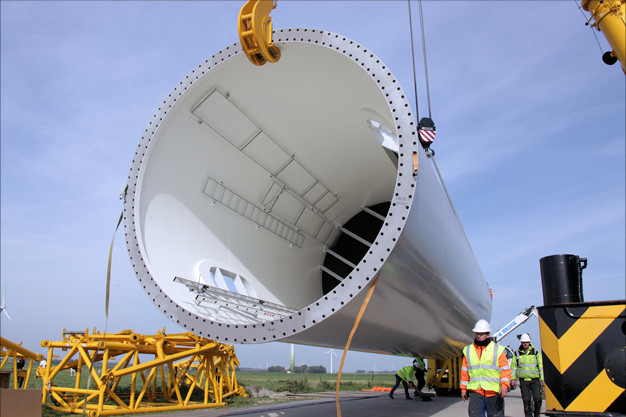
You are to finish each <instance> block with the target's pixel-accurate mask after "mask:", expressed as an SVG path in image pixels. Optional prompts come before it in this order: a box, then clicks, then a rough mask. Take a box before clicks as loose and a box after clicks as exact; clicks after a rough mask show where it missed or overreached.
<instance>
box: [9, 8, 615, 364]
mask: <svg viewBox="0 0 626 417" xmlns="http://www.w3.org/2000/svg"><path fill="white" fill-rule="evenodd" d="M243 4H244V2H243V1H226V2H219V1H209V2H199V1H191V2H184V1H178V2H167V1H157V2H150V1H138V2H96V1H93V2H74V1H66V2H54V1H45V2H28V1H20V2H17V1H2V2H1V3H0V7H1V10H0V11H1V15H2V17H1V19H2V20H1V31H2V32H1V90H0V91H1V172H0V173H1V177H0V178H1V229H0V232H1V271H0V272H1V280H2V283H1V288H2V292H3V293H4V291H5V288H6V306H7V308H8V311H9V313H10V314H11V318H12V319H13V320H11V321H9V320H7V319H6V318H5V317H2V319H1V322H0V324H1V326H2V327H1V333H2V336H3V337H7V338H9V339H10V340H12V341H15V342H17V341H23V343H24V346H26V347H27V348H29V349H31V350H34V351H36V352H40V351H41V352H43V349H42V348H41V347H40V346H39V342H40V341H41V340H60V338H61V332H62V331H63V329H64V328H65V329H71V330H78V329H85V328H89V329H92V328H94V327H96V328H97V329H98V330H100V331H104V327H105V317H104V289H105V279H106V267H107V257H108V250H109V245H110V242H111V238H112V237H113V232H114V228H115V224H116V222H117V219H118V216H119V213H120V211H121V208H122V203H121V201H120V200H119V198H118V197H119V193H120V192H121V190H122V188H123V187H124V185H125V183H126V177H127V175H128V170H129V168H130V163H131V160H132V156H133V154H134V152H135V148H136V146H137V144H138V142H139V140H140V138H141V135H142V133H143V131H144V129H145V128H146V126H147V124H148V122H149V120H150V118H151V117H152V115H153V114H154V112H155V111H156V109H157V107H158V105H159V104H160V103H161V102H162V101H163V99H164V98H165V97H166V96H167V95H168V93H169V92H170V91H171V90H172V89H173V88H174V86H175V85H176V84H177V83H178V82H179V81H180V80H181V79H183V78H184V77H185V76H186V75H187V74H188V73H189V72H190V71H191V70H192V69H193V68H194V67H195V66H197V65H198V64H199V63H200V62H203V61H204V60H205V59H207V58H209V57H210V56H211V55H213V54H215V53H217V52H219V51H220V50H221V49H223V48H225V47H226V46H229V45H230V44H232V43H234V42H237V41H238V35H237V15H238V12H239V9H240V7H241V6H242V5H243ZM411 7H412V11H413V23H414V30H413V32H414V36H415V42H416V48H417V50H416V64H417V83H418V86H417V90H418V100H419V101H418V102H419V114H420V115H421V116H425V115H426V112H427V103H426V91H425V85H424V70H423V65H422V51H421V40H420V37H419V32H420V30H419V26H418V24H419V17H418V14H417V11H418V3H417V2H412V3H411ZM423 11H424V22H425V33H426V43H427V57H428V70H429V76H430V95H431V108H432V118H433V119H434V121H435V123H436V125H437V132H438V135H437V142H436V143H435V144H434V145H433V148H434V149H435V150H436V161H437V164H438V166H439V168H440V170H441V172H442V175H443V177H444V180H445V181H446V185H447V187H448V191H449V192H450V194H451V197H452V200H453V202H454V205H455V207H456V210H457V212H458V214H459V217H460V218H461V222H462V224H463V226H464V229H465V232H466V234H467V236H468V238H469V241H470V243H471V245H472V247H473V249H474V253H475V254H476V258H477V259H478V263H479V264H480V266H481V268H482V270H483V274H484V276H485V279H486V280H487V281H488V282H489V284H490V286H491V287H492V288H493V291H494V303H493V317H492V326H493V327H494V329H497V328H499V327H501V326H503V325H504V324H506V323H507V322H508V321H509V320H511V319H512V318H513V317H514V316H515V315H516V314H517V313H519V312H520V311H522V310H523V309H525V308H526V307H528V306H530V305H535V306H540V305H542V304H543V298H542V292H541V278H540V273H539V259H540V258H541V257H543V256H547V255H552V254H559V253H572V254H577V255H580V256H581V257H586V258H588V259H589V267H588V268H587V269H586V270H585V272H584V275H583V283H584V291H585V300H586V301H598V300H611V299H624V298H626V296H625V292H626V290H625V284H624V281H625V280H624V273H625V265H624V257H625V255H624V253H625V245H624V242H625V236H624V234H625V233H624V230H625V221H624V219H625V208H624V205H625V204H624V201H625V193H624V190H625V121H624V114H625V109H624V107H625V101H626V100H625V98H624V97H625V86H624V74H623V73H622V71H621V70H620V69H619V67H618V66H617V65H616V66H613V67H609V66H606V65H605V64H604V63H602V61H601V59H600V57H601V55H602V51H606V50H608V49H610V48H609V47H608V44H607V43H606V41H605V39H604V37H603V35H602V34H601V33H598V34H597V40H596V37H594V34H593V32H592V30H591V29H589V28H588V27H586V26H585V25H584V23H585V16H583V14H582V13H581V11H580V10H579V8H578V3H577V2H575V1H573V0H572V1H554V2H550V1H544V2H530V1H523V2H514V1H506V2H504V1H501V2H493V1H487V2H478V1H472V2H454V1H426V2H424V4H423ZM271 16H272V20H273V24H274V28H275V29H283V28H295V27H302V28H312V29H323V30H328V31H331V32H335V33H339V34H341V35H344V36H346V37H348V38H351V39H353V40H354V41H356V42H358V43H360V44H361V45H364V46H366V47H367V48H368V49H370V50H371V51H373V52H374V53H375V54H376V55H378V56H379V57H380V58H381V60H382V61H383V62H385V64H386V65H387V66H388V67H389V68H390V69H391V71H392V72H393V73H394V74H395V76H396V78H397V79H398V80H399V81H400V83H401V85H402V86H403V88H404V90H405V92H406V93H407V94H408V95H409V96H411V97H413V96H414V94H413V67H412V64H411V49H410V48H411V43H410V31H409V19H408V6H407V2H406V1H388V0H387V1H364V2H357V1H347V2H339V1H320V2H305V1H288V0H284V1H279V2H278V7H277V8H276V9H275V10H274V11H272V14H271ZM598 41H599V43H600V46H599V45H598ZM601 49H602V50H601ZM303 82H305V80H303ZM411 102H412V103H414V102H415V100H414V98H413V99H412V100H411ZM116 239H117V240H116V243H115V247H114V254H113V270H112V287H111V291H112V293H111V312H110V318H109V322H108V328H107V331H109V332H117V331H120V330H124V329H134V330H135V331H136V332H139V333H146V334H152V333H156V331H157V330H160V329H162V328H163V327H164V326H165V327H166V328H167V331H168V332H169V333H174V332H181V331H183V329H181V328H177V326H176V325H175V324H173V323H171V322H170V321H169V320H167V319H166V318H165V317H164V316H163V315H162V314H161V313H160V312H159V311H158V310H157V308H156V307H154V306H153V305H152V303H151V302H150V301H149V299H148V297H147V296H145V294H144V293H143V290H142V289H141V288H140V286H139V285H138V283H137V281H136V279H135V278H134V273H133V271H132V268H131V266H130V264H129V261H128V256H127V254H126V247H125V245H124V239H123V234H122V233H121V231H120V232H118V234H117V237H116ZM416 319H419V318H416ZM522 330H524V331H529V332H530V333H531V336H532V337H533V339H534V341H535V342H536V344H539V343H537V342H538V339H539V331H538V324H537V320H536V319H534V318H533V319H531V320H530V321H529V323H528V324H526V325H524V327H523V328H520V329H519V331H518V332H516V333H520V332H521V331H522ZM346 332H349V329H347V330H346ZM516 342H517V339H515V337H514V336H509V337H507V338H505V339H504V343H505V344H511V345H512V346H516ZM236 347H237V350H236V351H237V354H238V357H239V359H240V361H241V362H242V366H250V367H265V366H266V365H267V364H269V365H284V366H288V364H289V350H290V347H289V345H288V344H280V343H272V344H265V345H237V346H236ZM326 351H327V349H322V348H314V347H304V346H297V347H296V364H297V365H300V364H308V365H320V364H321V365H324V366H326V367H327V368H330V358H329V355H328V354H325V353H324V352H326ZM408 362H409V361H408V360H407V359H406V358H397V357H392V356H384V355H370V354H363V353H357V352H351V353H349V355H348V358H347V360H346V364H345V368H344V369H345V370H346V371H354V370H356V369H367V370H372V369H374V368H375V369H376V370H382V369H395V368H398V367H400V366H402V365H405V364H406V363H408ZM337 367H338V365H337V361H336V360H335V362H334V369H335V370H336V369H337Z"/></svg>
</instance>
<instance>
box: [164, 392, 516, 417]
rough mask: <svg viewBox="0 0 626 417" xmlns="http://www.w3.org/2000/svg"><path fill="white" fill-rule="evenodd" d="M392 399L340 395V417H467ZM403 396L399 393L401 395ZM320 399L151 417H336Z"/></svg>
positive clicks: (443, 405)
mask: <svg viewBox="0 0 626 417" xmlns="http://www.w3.org/2000/svg"><path fill="white" fill-rule="evenodd" d="M398 394H399V393H398V392H396V395H395V399H394V400H392V399H390V398H389V397H387V393H379V392H366V391H365V392H364V391H354V392H350V391H348V392H341V393H340V400H339V405H340V411H341V417H386V416H389V417H408V416H411V417H415V416H419V417H425V416H430V417H462V416H466V415H467V402H463V401H462V400H461V398H460V397H434V398H433V399H432V401H421V400H419V399H418V400H406V399H405V398H404V395H398ZM400 394H402V393H400ZM319 397H320V398H316V399H307V400H301V401H291V402H287V403H280V404H269V405H262V406H256V407H249V408H220V409H206V410H202V411H199V410H194V411H187V412H176V413H167V414H153V416H155V417H157V416H158V417H165V416H167V417H234V416H244V417H332V416H339V414H338V413H337V405H336V401H335V393H334V392H332V393H322V394H319ZM505 416H506V417H524V408H523V405H522V397H521V393H520V391H519V389H516V390H514V391H512V392H510V393H509V395H508V396H507V397H506V399H505Z"/></svg>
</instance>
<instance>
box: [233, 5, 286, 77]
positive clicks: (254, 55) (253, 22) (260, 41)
mask: <svg viewBox="0 0 626 417" xmlns="http://www.w3.org/2000/svg"><path fill="white" fill-rule="evenodd" d="M276 1H277V0H248V1H247V2H246V4H244V5H243V7H242V8H241V10H240V11H239V22H238V28H239V40H240V41H241V46H242V47H243V51H244V52H245V54H246V56H247V57H248V59H249V60H250V62H252V63H253V64H254V65H263V64H265V63H266V62H277V61H278V60H279V59H280V50H279V49H278V48H277V47H275V46H274V44H273V43H272V18H271V17H270V12H271V11H272V10H273V9H274V8H276Z"/></svg>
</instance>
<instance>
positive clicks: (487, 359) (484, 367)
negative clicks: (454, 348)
mask: <svg viewBox="0 0 626 417" xmlns="http://www.w3.org/2000/svg"><path fill="white" fill-rule="evenodd" d="M503 352H504V347H503V346H500V345H497V344H495V343H494V342H490V343H489V344H488V345H487V347H486V348H485V350H483V353H482V355H481V357H480V359H479V358H478V354H477V353H476V349H475V348H474V344H473V343H472V344H470V345H467V346H465V349H463V354H464V355H465V357H466V358H467V373H468V374H469V383H468V384H467V389H468V390H472V391H476V390H477V389H478V388H482V389H484V390H485V391H495V392H498V391H500V366H498V358H499V357H500V355H502V353H503Z"/></svg>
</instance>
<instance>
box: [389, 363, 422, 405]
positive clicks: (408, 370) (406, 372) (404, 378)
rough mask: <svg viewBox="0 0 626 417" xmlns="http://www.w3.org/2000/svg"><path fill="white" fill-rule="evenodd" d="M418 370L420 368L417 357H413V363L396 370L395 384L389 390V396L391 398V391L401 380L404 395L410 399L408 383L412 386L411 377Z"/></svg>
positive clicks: (413, 376)
mask: <svg viewBox="0 0 626 417" xmlns="http://www.w3.org/2000/svg"><path fill="white" fill-rule="evenodd" d="M419 370H420V369H419V365H418V362H417V359H415V360H413V365H411V366H405V367H404V368H402V369H400V370H399V371H398V372H396V384H395V385H394V386H393V388H391V391H390V392H389V398H391V399H392V400H393V392H394V391H395V390H396V388H398V386H399V385H400V383H401V382H402V386H403V387H404V395H405V397H406V399H407V400H410V399H411V396H410V395H409V383H410V384H411V386H413V378H415V373H416V372H419ZM422 375H423V373H422ZM422 386H423V385H422Z"/></svg>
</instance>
